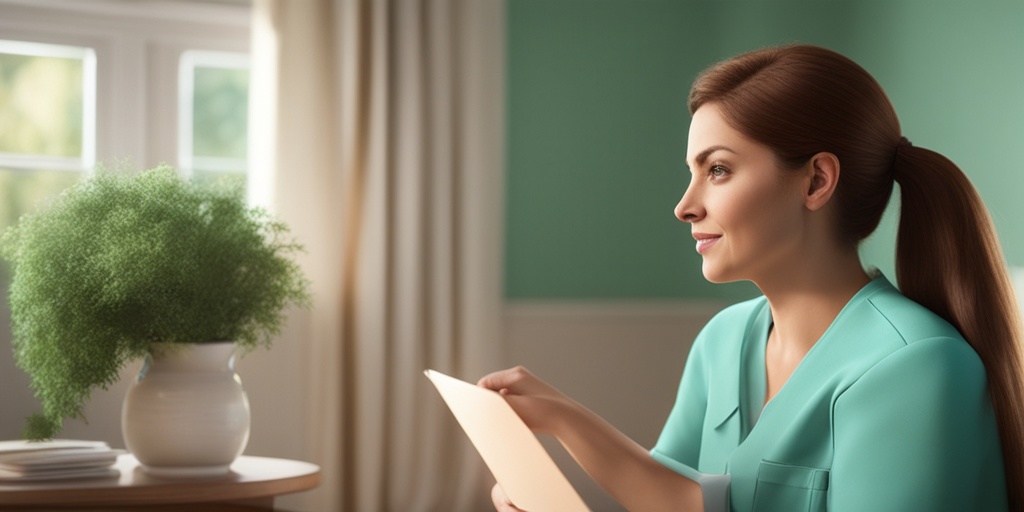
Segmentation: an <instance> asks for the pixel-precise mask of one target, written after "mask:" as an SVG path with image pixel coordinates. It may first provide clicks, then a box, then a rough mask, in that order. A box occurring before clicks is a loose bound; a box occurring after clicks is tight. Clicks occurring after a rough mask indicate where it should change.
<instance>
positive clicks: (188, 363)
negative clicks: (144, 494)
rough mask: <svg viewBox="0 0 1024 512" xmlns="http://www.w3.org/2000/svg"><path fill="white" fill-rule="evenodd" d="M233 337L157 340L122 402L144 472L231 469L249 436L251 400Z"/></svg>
mask: <svg viewBox="0 0 1024 512" xmlns="http://www.w3.org/2000/svg"><path fill="white" fill-rule="evenodd" d="M234 360H235V344H234V343H232V342H217V343H183V344H177V343H176V344H170V343H153V344H152V345H151V346H150V354H149V356H147V357H146V363H145V366H143V367H142V370H141V371H140V372H139V376H138V378H137V379H136V380H135V382H133V383H132V385H131V387H130V388H129V389H128V394H127V395H126V396H125V400H124V406H123V407H122V409H121V430H122V432H123V435H124V442H125V446H126V447H127V448H128V451H130V452H131V453H132V454H133V455H134V456H135V458H137V459H138V460H139V464H140V465H141V466H142V468H143V470H144V471H146V473H148V474H150V475H153V476H159V477H206V476H218V475H225V474H227V473H228V471H229V470H230V467H231V463H232V462H234V460H235V459H236V458H238V456H239V455H241V454H242V451H243V450H244V449H245V445H246V443H248V441H249V400H248V398H246V396H245V391H244V390H243V389H242V381H241V379H239V378H238V375H237V374H236V373H235V369H234Z"/></svg>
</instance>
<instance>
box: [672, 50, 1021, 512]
mask: <svg viewBox="0 0 1024 512" xmlns="http://www.w3.org/2000/svg"><path fill="white" fill-rule="evenodd" d="M709 102H714V103H715V104H716V105H717V106H718V107H719V108H720V109H721V111H722V113H723V115H724V116H725V117H726V119H727V121H728V122H729V124H731V125H732V126H733V127H734V128H735V129H737V130H739V131H740V132H742V133H743V134H744V135H746V136H748V137H750V138H751V139H753V140H756V141H758V142H760V143H762V144H765V145H766V146H768V147H770V148H772V149H773V150H774V151H775V154H776V156H777V157H778V158H779V160H780V161H781V162H782V164H783V165H787V166H789V167H797V166H800V165H802V164H804V163H806V162H807V161H808V159H809V158H810V157H812V156H813V155H815V154H817V153H819V152H823V151H825V152H830V153H833V154H835V155H836V157H837V158H838V159H839V162H840V165H841V166H842V172H841V174H840V179H839V183H838V185H837V187H836V190H835V193H834V196H833V197H834V201H835V202H836V207H835V209H834V212H835V215H836V222H837V225H838V231H839V234H840V236H841V237H842V240H844V241H846V242H848V243H849V244H850V245H851V246H852V247H855V246H856V244H857V243H859V242H860V241H861V240H863V239H864V238H865V237H867V236H868V235H869V234H870V233H871V232H872V231H874V230H875V228H876V227H878V223H879V221H880V220H881V218H882V214H883V213H884V211H885V207H886V205H887V203H888V202H889V197H890V195H891V194H892V189H893V183H894V181H895V182H899V184H900V192H901V195H900V199H901V213H900V224H899V233H898V236H897V242H896V274H897V280H898V282H899V286H900V289H901V290H902V292H903V294H904V295H906V296H907V297H909V298H911V299H913V300H915V301H917V302H918V303H920V304H922V305H924V306H926V307H927V308H929V309H931V310H932V311H934V312H935V313H936V314H938V315H939V316H941V317H943V318H945V319H946V320H947V321H949V322H950V323H951V324H953V326H955V327H956V328H957V329H958V330H959V331H960V333H961V334H962V335H963V336H964V338H965V339H966V340H967V341H968V342H969V343H970V344H971V346H972V347H973V348H974V350H975V352H977V353H978V356H979V357H980V358H981V360H982V362H983V363H984V365H985V369H986V373H987V376H988V385H989V386H988V387H989V394H990V396H991V398H992V403H993V406H994V408H995V413H996V419H997V421H998V424H999V432H1000V439H1001V442H1002V449H1003V458H1004V465H1005V471H1006V485H1007V493H1008V498H1009V503H1010V509H1011V510H1019V509H1021V508H1022V507H1024V487H1022V484H1024V433H1022V429H1024V404H1022V398H1024V365H1022V357H1021V347H1020V342H1021V338H1022V336H1021V322H1020V317H1019V310H1018V309H1017V302H1016V298H1015V295H1014V293H1013V289H1012V287H1011V284H1010V281H1009V278H1008V276H1007V272H1006V267H1005V264H1004V262H1003V257H1002V250H1001V249H1000V247H999V241H998V239H997V237H996V234H995V228H994V227H993V225H992V221H991V219H990V218H989V215H988V211H987V210H986V209H985V206H984V204H982V202H981V198H980V197H979V196H978V193H977V192H976V191H975V189H974V187H973V186H972V185H971V182H970V181H969V180H968V179H967V176H965V175H964V173H963V172H962V171H961V170H960V169H959V168H958V167H957V166H956V165H955V164H954V163H953V162H951V161H950V160H948V159H947V158H945V157H943V156H942V155H940V154H938V153H936V152H934V151H930V150H927V149H924V148H920V147H914V146H912V145H911V144H910V143H909V141H907V139H906V138H903V137H902V136H901V131H900V124H899V119H898V118H897V117H896V112H895V110H894V109H893V107H892V104H891V103H890V102H889V98H888V97H887V96H886V94H885V92H884V91H883V90H882V88H881V86H879V85H878V82H876V81H875V79H874V78H873V77H872V76H871V75H870V74H868V72H867V71H865V70H864V69H863V68H861V67H860V66H859V65H857V64H856V63H854V62H853V61H851V60H850V59H848V58H846V57H844V56H842V55H839V54H838V53H835V52H833V51H831V50H827V49H824V48H820V47H816V46H809V45H794V46H785V47H778V48H769V49H764V50H759V51H754V52H751V53H747V54H744V55H740V56H738V57H735V58H732V59H730V60H727V61H724V62H721V63H719V64H716V65H715V66H712V67H711V68H709V69H708V70H706V71H704V72H703V73H702V74H701V75H700V76H699V77H698V78H697V80H696V81H695V83H694V85H693V89H692V90H691V91H690V103H689V108H690V113H691V114H692V113H694V112H696V111H697V109H698V108H700V106H701V105H704V104H705V103H709Z"/></svg>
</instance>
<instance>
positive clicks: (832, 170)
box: [804, 153, 839, 210]
mask: <svg viewBox="0 0 1024 512" xmlns="http://www.w3.org/2000/svg"><path fill="white" fill-rule="evenodd" d="M807 165H808V166H809V168H808V172H809V173H810V182H809V183H808V186H807V190H806V191H805V193H804V204H805V205H806V206H807V208H808V209H810V210H818V209H820V208H822V207H823V206H825V205H826V204H828V201H829V200H830V199H832V194H833V193H834V192H835V190H836V185H838V184H839V158H837V157H836V155H834V154H832V153H818V154H816V155H814V156H812V157H811V160H810V161H809V162H808V164H807Z"/></svg>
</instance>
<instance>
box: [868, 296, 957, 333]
mask: <svg viewBox="0 0 1024 512" xmlns="http://www.w3.org/2000/svg"><path fill="white" fill-rule="evenodd" d="M865 303H866V306H867V307H865V308H863V309H864V310H863V312H862V316H865V317H867V316H870V317H875V318H874V320H875V321H880V322H883V323H884V324H886V326H887V327H888V328H891V330H892V331H893V334H895V339H896V340H898V342H899V343H900V344H911V343H915V342H917V341H921V340H927V339H935V338H949V339H951V340H955V341H963V336H961V334H960V332H959V331H957V330H956V328H955V327H953V325H952V324H950V323H949V322H948V321H946V320H945V319H944V318H942V317H941V316H939V315H938V314H936V313H935V312H933V311H932V310H930V309H928V308H926V307H924V306H922V305H921V304H919V303H917V302H915V301H913V300H911V299H909V298H907V297H906V296H904V295H903V294H902V293H900V291H899V290H897V289H896V287H894V286H892V285H888V286H885V287H882V288H881V289H880V290H878V292H877V293H874V294H871V295H870V296H869V297H867V298H866V300H865ZM860 320H861V321H869V319H868V318H862V319H860Z"/></svg>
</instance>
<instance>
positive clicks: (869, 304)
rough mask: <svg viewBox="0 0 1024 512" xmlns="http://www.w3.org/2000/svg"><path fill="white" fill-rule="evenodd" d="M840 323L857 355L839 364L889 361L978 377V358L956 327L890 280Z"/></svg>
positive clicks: (854, 368)
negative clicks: (898, 288)
mask: <svg viewBox="0 0 1024 512" xmlns="http://www.w3.org/2000/svg"><path fill="white" fill-rule="evenodd" d="M844 328H845V329H844V330H845V331H847V332H846V333H845V334H844V335H843V336H842V337H843V338H844V339H845V340H847V341H853V343H851V344H850V345H853V346H854V347H855V350H856V354H858V355H857V356H856V357H850V358H849V359H847V360H846V361H847V362H846V364H845V365H843V366H844V369H845V370H848V371H850V372H851V373H852V374H854V375H860V374H863V373H864V372H867V371H868V370H870V369H872V368H876V367H879V366H889V365H894V366H893V367H894V368H902V370H897V371H898V372H905V371H907V369H908V368H915V371H936V372H939V373H943V374H946V375H947V377H950V378H970V379H975V378H981V379H984V374H985V370H984V366H983V365H982V363H981V359H980V358H979V357H978V355H977V353H976V352H975V351H974V349H973V348H972V347H971V346H970V344H969V343H967V341H966V340H965V339H964V338H963V336H962V335H961V334H960V332H959V331H957V329H956V328H955V327H954V326H953V325H951V324H950V323H949V322H948V321H946V320H945V319H943V318H942V317H941V316H939V315H937V314H936V313H934V312H932V311H931V310H929V309H928V308H926V307H924V306H922V305H921V304H918V303H917V302H915V301H913V300H911V299H909V298H907V297H906V296H904V295H903V294H901V293H900V292H899V291H898V290H897V289H896V288H895V287H893V286H891V285H890V286H887V287H882V288H881V289H879V290H878V291H877V292H876V293H873V294H871V295H870V296H868V297H866V298H865V300H864V301H863V303H862V304H860V305H859V307H857V308H855V309H854V310H852V311H851V312H850V314H849V315H848V317H847V318H846V322H845V323H844ZM940 362H941V364H938V363H940ZM840 373H845V372H843V370H840ZM857 378H859V377H857Z"/></svg>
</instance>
